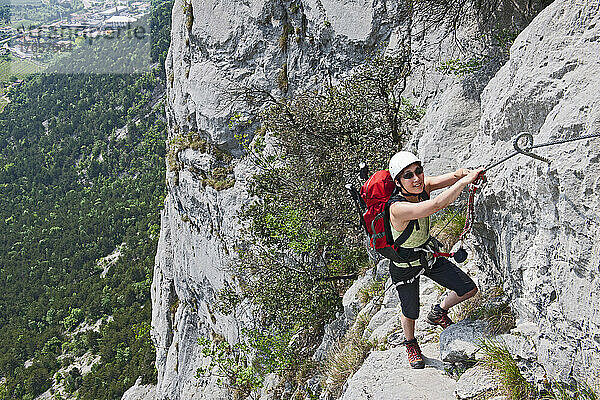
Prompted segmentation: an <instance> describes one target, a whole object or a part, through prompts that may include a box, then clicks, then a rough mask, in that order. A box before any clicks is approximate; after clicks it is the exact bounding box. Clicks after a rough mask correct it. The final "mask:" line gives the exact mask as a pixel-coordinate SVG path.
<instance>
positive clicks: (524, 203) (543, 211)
mask: <svg viewBox="0 0 600 400" xmlns="http://www.w3.org/2000/svg"><path fill="white" fill-rule="evenodd" d="M599 11H600V2H598V1H586V2H578V1H561V2H554V3H553V4H552V5H550V6H549V7H548V8H547V9H546V10H544V11H543V12H542V13H541V14H540V15H539V16H538V17H537V18H536V19H535V20H534V21H533V22H532V23H531V24H530V25H529V27H528V28H527V29H525V31H523V32H522V33H521V34H520V35H519V37H518V38H517V40H516V41H515V43H514V44H513V46H512V48H511V56H510V60H509V61H508V63H507V64H506V65H505V66H504V67H503V68H502V69H501V70H500V71H499V72H498V74H497V75H496V76H495V78H494V79H493V80H492V81H491V82H490V83H489V85H488V86H487V87H486V89H485V91H484V93H483V95H482V105H481V110H482V117H481V133H480V134H479V135H478V136H477V137H476V138H475V140H474V142H475V143H476V144H475V145H474V146H473V153H472V155H473V158H472V159H471V160H472V161H473V162H475V160H477V161H479V162H480V163H483V164H486V163H488V162H490V161H494V160H497V159H499V158H500V156H501V155H503V154H506V152H507V151H509V149H510V147H511V142H510V140H511V138H512V136H513V135H515V134H516V133H519V132H523V131H527V132H530V133H532V134H533V136H534V141H535V143H544V142H548V141H553V140H559V139H568V138H574V137H578V136H581V135H587V134H592V133H598V132H599V129H598V128H599V127H600V12H599ZM599 146H600V139H590V140H583V141H578V142H572V143H567V144H562V145H558V146H551V147H546V148H542V149H539V150H534V152H537V153H539V154H542V155H544V156H546V157H549V158H550V159H551V160H552V163H551V164H550V166H549V167H548V166H547V165H545V164H544V163H543V162H540V161H537V160H534V159H532V158H529V157H525V156H518V157H515V158H514V159H513V160H511V161H508V162H506V163H504V164H502V166H501V167H499V168H496V169H494V170H491V171H490V173H489V178H490V184H489V185H488V186H487V187H486V188H485V189H484V192H483V196H481V198H480V199H479V200H480V203H479V204H478V210H479V215H478V219H479V221H482V224H481V225H479V226H478V227H477V228H476V232H477V235H478V236H480V237H481V238H482V242H481V248H480V251H481V252H482V253H483V254H488V255H489V261H490V263H489V265H487V268H486V272H488V273H489V275H488V282H492V281H493V282H502V283H503V286H504V289H505V291H507V292H510V293H511V294H512V297H513V307H514V308H515V310H516V311H517V314H518V316H519V317H520V318H522V319H525V320H530V321H533V322H534V323H536V324H537V325H538V326H539V335H538V337H537V351H538V358H539V361H540V362H541V363H542V364H543V365H544V367H545V368H546V370H547V372H548V373H549V375H550V376H552V377H554V378H559V379H562V380H565V379H567V378H568V377H569V376H575V377H578V378H585V377H587V376H589V374H590V371H592V370H594V371H597V370H598V369H599V368H600V279H599V272H600V270H599V268H600V251H599V249H600V247H599V246H598V242H599V240H600V218H599V217H598V215H599V214H600V163H599V160H600V154H599V152H598V148H599ZM475 149H477V153H475Z"/></svg>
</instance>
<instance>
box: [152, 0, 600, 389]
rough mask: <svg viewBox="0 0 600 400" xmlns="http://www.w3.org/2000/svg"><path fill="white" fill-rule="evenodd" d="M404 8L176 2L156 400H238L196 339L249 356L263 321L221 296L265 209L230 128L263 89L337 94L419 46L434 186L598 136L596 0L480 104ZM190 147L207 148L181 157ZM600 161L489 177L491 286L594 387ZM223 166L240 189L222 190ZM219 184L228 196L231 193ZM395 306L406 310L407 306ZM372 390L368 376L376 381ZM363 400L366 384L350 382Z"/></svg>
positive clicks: (512, 166) (517, 59)
mask: <svg viewBox="0 0 600 400" xmlns="http://www.w3.org/2000/svg"><path fill="white" fill-rule="evenodd" d="M403 4H404V3H403V2H396V1H379V0H372V1H369V0H365V1H349V0H343V1H338V0H327V1H324V0H307V1H294V2H291V1H290V2H287V1H279V0H252V1H235V0H212V1H198V0H185V1H182V0H177V1H176V2H175V5H174V9H173V25H172V26H173V31H172V42H171V48H170V51H169V55H168V59H167V65H166V67H167V77H168V82H169V87H168V104H167V116H168V121H169V140H170V141H171V149H172V150H171V151H172V153H171V154H172V156H173V161H174V162H173V164H172V165H170V166H169V172H168V174H167V184H168V187H169V193H168V197H167V199H166V200H165V208H164V210H163V214H162V226H161V236H160V241H159V248H158V253H157V256H156V266H155V271H154V282H153V285H152V298H153V320H152V326H153V331H152V334H153V338H154V341H155V344H156V348H157V360H156V366H157V369H158V385H157V388H156V395H155V396H156V398H157V399H170V400H179V399H186V400H187V399H227V398H230V394H229V393H227V392H226V391H225V390H224V389H223V388H221V387H219V386H218V385H217V384H216V382H214V381H211V380H206V379H205V380H200V379H197V378H195V372H196V369H197V368H198V367H199V366H201V365H202V363H203V362H205V360H204V358H203V357H202V355H201V354H200V347H199V346H198V345H197V343H196V340H197V338H198V337H199V336H211V337H213V338H224V339H225V340H228V341H230V342H235V341H236V340H237V338H238V335H239V333H240V328H241V327H242V326H243V325H244V324H245V323H246V322H247V321H248V318H249V316H248V315H247V310H245V309H244V307H240V308H239V309H238V310H237V311H236V313H234V314H233V315H229V316H225V315H221V314H220V313H219V312H218V310H216V309H215V307H214V303H215V297H216V295H217V293H218V292H219V290H221V289H222V288H224V287H226V286H234V285H235V284H234V283H233V281H232V278H231V276H230V275H229V273H228V272H227V266H228V265H229V262H230V261H231V259H232V257H233V256H234V254H235V245H236V241H237V239H236V238H237V237H238V236H239V225H240V222H239V221H238V220H237V219H236V214H237V212H238V211H239V210H240V209H241V207H242V206H243V204H245V203H246V202H248V201H249V198H248V194H247V192H246V180H247V179H248V178H249V176H250V175H251V174H252V171H251V169H250V168H249V167H248V165H246V163H245V162H244V161H243V158H239V157H240V156H241V151H240V149H239V147H238V145H237V143H236V140H235V139H234V137H233V132H232V130H231V129H230V128H229V127H228V123H229V119H230V117H231V116H232V115H233V114H234V113H235V112H236V111H238V110H236V109H235V106H233V105H232V104H231V103H230V102H229V100H228V95H227V93H228V91H230V90H231V89H232V88H235V87H238V86H241V85H248V86H249V85H256V86H260V87H262V88H265V89H266V90H269V91H271V92H272V93H274V94H277V95H292V94H293V93H294V92H295V91H297V90H299V89H302V88H307V87H310V86H314V85H319V84H320V83H322V82H324V81H325V80H329V79H331V80H334V81H335V80H336V79H337V78H339V77H340V76H342V75H343V74H344V73H347V72H348V71H350V70H351V69H352V68H353V67H355V66H356V65H358V64H360V63H361V62H362V61H363V60H364V59H365V57H366V56H367V54H368V52H369V51H371V50H372V49H374V48H375V47H376V46H379V45H380V44H381V43H389V44H388V46H389V47H388V48H394V47H396V46H399V43H400V42H403V41H406V40H407V39H408V38H410V39H412V40H411V42H412V48H413V49H412V54H413V61H414V63H413V78H412V79H411V81H410V82H409V85H408V89H407V92H406V93H405V94H406V95H407V96H411V97H413V98H414V99H415V101H416V102H417V103H419V104H422V105H428V108H427V113H426V115H425V117H424V119H423V120H422V122H421V123H420V125H419V127H417V129H415V140H414V147H415V148H416V149H418V152H419V154H420V155H421V156H422V158H423V159H424V161H425V164H426V165H428V166H429V167H428V171H431V172H437V171H442V170H446V169H448V168H450V167H457V166H460V165H465V164H470V165H475V164H487V163H489V162H491V161H494V160H496V159H499V158H500V157H502V156H503V155H504V154H506V153H507V152H509V151H512V142H511V138H512V136H513V135H514V134H516V133H518V132H521V131H529V132H531V133H533V134H534V137H535V140H536V142H543V141H547V140H551V139H556V138H566V137H572V136H576V135H580V134H585V133H591V132H593V131H594V130H597V129H598V125H599V124H600V123H599V118H600V109H599V104H600V97H598V96H599V95H600V90H599V89H600V62H599V61H600V60H599V59H598V57H599V56H598V54H600V51H599V50H600V48H599V47H600V24H598V19H599V18H600V17H599V15H600V12H599V7H600V5H599V2H598V1H597V0H594V1H587V2H581V1H575V0H571V1H562V2H555V3H554V4H552V5H551V6H549V7H548V8H547V9H546V10H544V11H543V12H542V13H541V14H540V15H539V16H538V17H536V19H535V20H534V21H533V22H532V23H531V24H530V26H529V27H528V28H527V29H526V30H525V31H523V32H522V33H521V34H520V35H519V37H518V38H517V39H516V41H515V43H514V45H513V46H512V48H511V56H510V60H509V61H508V63H507V64H506V65H504V66H503V67H502V68H501V69H500V71H499V72H498V73H497V74H496V75H495V77H494V78H493V79H492V80H491V81H490V82H489V83H488V80H489V78H490V77H491V73H490V74H488V76H482V77H481V79H480V80H479V82H483V83H481V85H482V86H485V85H487V86H486V87H485V90H483V93H482V94H481V98H480V97H479V93H480V92H481V91H480V90H477V94H476V95H473V91H472V90H471V89H472V87H471V86H469V85H467V84H466V83H465V80H463V79H459V78H456V77H448V76H444V75H443V74H441V73H440V72H439V71H437V70H436V66H438V65H439V62H440V61H441V60H444V59H447V58H450V57H456V56H457V54H458V53H457V52H458V50H457V48H456V47H455V46H453V45H452V44H451V42H452V41H451V40H450V41H449V39H448V38H445V39H444V35H442V34H441V33H440V32H432V33H430V34H428V35H426V36H419V35H417V34H416V33H415V31H414V29H413V28H414V24H415V22H414V21H411V20H410V19H409V18H408V14H407V12H406V10H405V7H404V5H403ZM440 43H441V44H440ZM494 71H495V70H494ZM467 83H468V82H467ZM182 140H183V141H185V140H188V144H190V143H189V142H190V141H194V142H195V144H194V145H193V146H191V145H190V146H182V147H181V148H177V143H180V142H181V141H182ZM597 146H598V142H594V141H592V140H590V141H584V142H578V143H574V144H569V145H564V146H559V147H552V148H547V149H544V150H543V151H544V153H545V155H547V156H550V158H552V159H553V162H552V164H551V165H550V168H549V169H548V171H547V170H546V169H547V168H546V166H545V165H544V164H542V163H540V162H539V161H535V160H532V159H526V158H524V157H523V156H518V158H515V159H514V160H513V161H511V162H507V163H505V164H504V165H503V167H502V168H498V169H497V170H493V171H490V174H489V180H490V181H489V183H488V184H487V186H486V188H485V189H484V192H483V195H482V196H480V197H479V199H478V202H477V211H478V212H477V221H478V224H477V226H476V229H475V234H474V236H475V239H476V244H475V246H476V250H477V253H478V254H479V255H480V257H479V258H480V262H479V264H480V268H481V272H480V273H479V274H478V278H479V281H480V283H481V284H483V285H484V286H487V287H491V286H496V285H502V286H503V287H504V290H505V291H506V292H507V293H509V294H510V295H511V296H512V299H513V304H514V306H515V310H516V312H517V314H518V317H519V318H520V319H521V322H522V323H525V322H527V321H531V322H534V323H535V324H536V326H537V327H538V328H539V329H538V331H537V332H534V333H533V337H534V339H535V344H536V345H537V347H536V348H537V353H536V354H537V357H538V359H539V361H540V362H541V364H542V365H543V366H544V367H545V368H546V369H547V371H548V372H549V373H550V375H551V376H556V377H560V378H567V377H568V376H569V375H571V374H572V375H574V376H578V377H586V376H588V375H589V373H590V369H589V368H590V366H591V367H593V368H599V367H600V359H599V357H598V354H600V351H599V349H598V347H599V346H600V339H598V338H599V337H600V326H599V325H600V316H599V315H600V312H599V311H600V306H598V304H600V302H599V301H598V292H599V289H600V287H599V286H600V284H599V282H600V281H599V280H598V272H599V267H600V266H599V258H600V252H599V250H598V249H599V248H600V247H599V246H598V245H597V243H598V241H599V240H600V221H599V220H598V212H599V211H600V210H599V208H600V204H599V201H598V196H599V194H598V193H599V190H600V178H599V176H600V168H599V166H598V159H599V157H598V152H597V150H595V149H597V148H598V147H597ZM174 149H175V150H174ZM232 156H233V157H232ZM216 168H220V170H221V171H222V173H223V174H224V175H225V176H219V177H215V176H212V175H211V173H212V172H213V171H214V170H215V169H216ZM219 179H221V180H223V181H224V182H225V183H226V184H223V185H219V184H218V183H219V182H216V181H218V180H219ZM387 304H388V305H389V306H390V307H389V308H390V309H394V308H395V307H396V303H393V302H391V300H390V301H388V303H387ZM357 312H358V310H357ZM385 315H387V316H388V317H385V316H384V314H381V316H380V318H379V319H378V321H379V322H378V325H377V326H374V327H373V328H374V329H376V328H377V327H378V326H387V325H386V323H387V321H391V320H392V319H394V318H397V315H396V314H395V313H394V312H390V311H389V310H388V311H387V314H385ZM386 318H387V320H386ZM390 329H391V328H390ZM392 353H393V352H392ZM392 353H390V354H384V355H381V354H380V355H377V354H375V355H374V356H373V362H374V363H377V362H379V364H375V365H381V363H384V362H387V361H385V360H387V359H388V357H392V358H393V357H395V355H394V354H392ZM378 360H379V361H378ZM573 360H577V361H578V363H577V365H576V366H575V367H573V363H572V361H573ZM367 365H369V364H368V363H367ZM366 376H368V374H365V373H361V374H359V373H357V377H358V378H359V379H363V381H364V379H366V378H365V377H366ZM382 379H383V378H382ZM353 385H354V386H353ZM353 387H354V388H358V389H360V387H361V385H360V384H356V382H355V383H350V385H349V388H353ZM358 389H357V390H358ZM345 396H346V397H344V398H353V399H355V398H357V397H352V396H353V395H352V394H350V393H348V394H346V395H345ZM432 398H435V397H432Z"/></svg>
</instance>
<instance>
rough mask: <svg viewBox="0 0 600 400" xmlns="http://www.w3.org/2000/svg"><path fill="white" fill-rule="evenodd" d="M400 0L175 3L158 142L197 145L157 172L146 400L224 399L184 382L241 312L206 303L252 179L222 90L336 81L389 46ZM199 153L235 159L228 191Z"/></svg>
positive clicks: (219, 281) (277, 90)
mask: <svg viewBox="0 0 600 400" xmlns="http://www.w3.org/2000/svg"><path fill="white" fill-rule="evenodd" d="M403 4H404V3H403V2H396V1H392V2H380V1H370V0H368V1H358V2H354V1H352V2H348V1H335V0H328V1H313V0H307V1H302V2H290V1H279V0H253V1H250V2H243V1H237V0H219V1H217V0H211V1H204V0H202V1H200V0H184V1H182V0H177V1H175V4H174V7H173V13H172V15H173V16H172V26H173V28H172V33H171V47H170V51H169V54H168V57H167V61H166V69H167V81H168V88H167V98H168V102H167V107H166V110H167V119H168V123H169V140H170V141H173V143H175V142H177V141H178V140H180V141H181V138H185V137H186V136H187V137H189V136H193V137H194V138H195V139H194V140H200V141H202V143H204V145H203V146H200V147H203V150H202V149H201V150H192V149H191V148H188V149H180V150H181V151H178V152H173V160H171V164H170V165H169V172H168V173H167V182H168V191H169V193H168V196H167V198H166V200H165V208H164V210H163V212H162V222H161V235H160V240H159V246H158V251H157V255H156V265H155V271H154V281H153V285H152V298H153V317H152V326H153V330H152V335H153V340H154V342H155V344H156V349H157V359H156V367H157V370H158V385H157V387H156V398H158V399H169V400H178V399H186V400H187V399H208V398H210V399H220V398H223V399H225V398H230V397H231V394H230V393H228V392H227V391H226V390H224V389H223V388H221V387H219V386H218V385H216V382H215V380H211V379H209V378H206V379H202V380H199V379H197V378H195V375H196V370H197V368H198V367H200V366H201V365H203V363H206V362H207V360H206V359H205V358H204V357H203V356H202V355H201V352H200V346H199V345H198V344H197V339H198V337H200V336H205V337H211V338H213V339H214V338H219V339H220V338H224V339H225V340H227V341H229V342H231V343H234V342H236V341H237V340H238V335H239V333H240V329H241V327H243V326H244V324H246V323H247V322H248V315H247V314H248V312H247V310H245V309H244V308H243V307H240V308H238V309H237V310H236V312H235V313H234V314H233V315H229V316H225V315H222V314H220V313H219V311H218V310H217V309H216V308H215V302H216V298H217V295H218V293H219V291H220V290H222V289H224V288H235V287H236V285H235V283H234V282H233V280H232V278H231V276H230V274H229V273H228V272H227V267H228V266H229V264H230V263H231V262H232V256H233V254H234V253H235V246H236V244H237V238H238V236H239V230H240V225H239V221H238V220H237V218H236V215H237V213H238V211H239V210H240V209H241V207H242V206H243V205H244V204H245V203H247V202H248V201H249V198H248V195H247V193H246V183H245V182H246V179H247V177H248V176H249V174H251V172H252V171H251V169H250V168H249V167H248V165H246V164H245V163H244V162H243V161H240V160H239V158H238V159H236V158H235V157H238V156H239V155H240V154H241V150H240V147H239V145H238V144H237V141H236V139H235V138H234V134H235V133H237V131H234V130H233V129H231V128H230V127H229V126H228V123H229V120H230V117H231V116H232V115H233V114H234V113H235V112H236V111H239V110H238V109H236V107H237V106H236V105H232V104H231V103H230V102H229V101H230V100H229V99H230V97H229V95H230V91H231V90H232V89H238V88H240V87H250V86H256V87H260V88H262V89H264V90H267V91H271V92H272V93H273V94H276V95H285V94H286V93H287V94H291V93H293V92H294V91H296V90H297V89H298V88H306V87H309V86H311V85H313V86H314V85H320V84H322V83H323V82H325V79H328V80H330V79H331V80H335V79H337V78H338V77H339V76H340V75H342V74H343V73H345V72H347V71H349V70H350V69H352V68H353V67H355V66H356V65H359V64H360V63H361V62H362V61H363V60H364V59H365V58H366V57H367V55H368V52H369V51H371V50H372V49H373V48H374V47H375V46H376V45H378V44H379V43H381V42H383V41H384V40H387V39H389V38H390V37H391V35H392V34H393V33H394V35H395V37H396V40H397V38H398V37H400V36H401V32H400V31H401V30H400V29H399V27H400V26H401V25H402V24H401V22H402V21H403V20H404V18H405V12H404V11H403ZM242 111H243V110H242ZM192 132H193V133H194V134H193V135H191V133H192ZM176 146H177V145H176V144H173V145H172V149H173V148H175V147H176ZM207 146H208V147H210V148H218V151H219V152H220V154H225V156H224V157H225V159H229V158H228V157H229V155H232V156H234V158H233V159H232V160H231V161H228V165H227V166H225V167H224V168H233V170H232V173H231V175H232V178H233V179H235V184H234V185H233V186H232V187H229V188H226V189H224V190H216V189H213V187H211V186H210V185H207V184H206V183H205V179H204V177H205V176H206V175H208V174H210V173H211V172H212V170H213V169H214V168H215V165H217V164H218V160H216V157H215V154H214V151H213V152H212V153H213V154H211V152H210V151H206V147H207ZM221 158H223V156H222V157H221ZM221 162H222V160H221ZM221 167H223V166H221ZM213 186H215V185H213ZM227 186H230V185H227ZM215 187H216V186H215Z"/></svg>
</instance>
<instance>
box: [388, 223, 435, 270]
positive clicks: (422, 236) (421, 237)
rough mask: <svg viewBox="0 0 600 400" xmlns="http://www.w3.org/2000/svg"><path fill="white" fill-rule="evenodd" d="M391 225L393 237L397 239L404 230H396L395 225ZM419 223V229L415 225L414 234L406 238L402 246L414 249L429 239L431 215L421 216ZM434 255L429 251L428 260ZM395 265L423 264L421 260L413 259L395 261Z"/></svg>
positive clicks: (403, 266) (411, 265)
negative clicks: (409, 260) (407, 261)
mask: <svg viewBox="0 0 600 400" xmlns="http://www.w3.org/2000/svg"><path fill="white" fill-rule="evenodd" d="M391 225H392V224H390V228H392V238H393V239H394V240H396V239H397V238H398V236H400V235H401V234H402V232H401V231H400V232H399V231H397V230H395V229H394V227H393V226H391ZM418 225H419V229H417V227H416V225H415V228H414V229H413V231H412V234H411V235H410V236H409V237H408V239H406V241H405V242H404V243H402V245H401V246H400V247H403V248H405V249H414V248H415V247H421V246H422V245H423V244H425V242H426V241H427V239H429V217H423V218H419V219H418ZM432 257H433V255H432V254H431V253H427V255H426V259H427V261H429V260H431V258H432ZM394 265H396V266H397V267H400V268H408V267H419V266H421V261H420V260H417V261H411V263H410V264H408V263H398V262H394Z"/></svg>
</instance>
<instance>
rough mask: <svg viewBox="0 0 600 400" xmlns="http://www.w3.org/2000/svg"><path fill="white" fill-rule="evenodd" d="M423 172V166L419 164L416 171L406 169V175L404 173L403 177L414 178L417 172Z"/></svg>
mask: <svg viewBox="0 0 600 400" xmlns="http://www.w3.org/2000/svg"><path fill="white" fill-rule="evenodd" d="M422 173H423V167H422V166H420V165H419V166H418V167H417V168H415V172H414V173H413V172H412V171H406V172H405V173H404V175H402V178H404V179H412V178H413V176H415V174H417V175H421V174H422Z"/></svg>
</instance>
